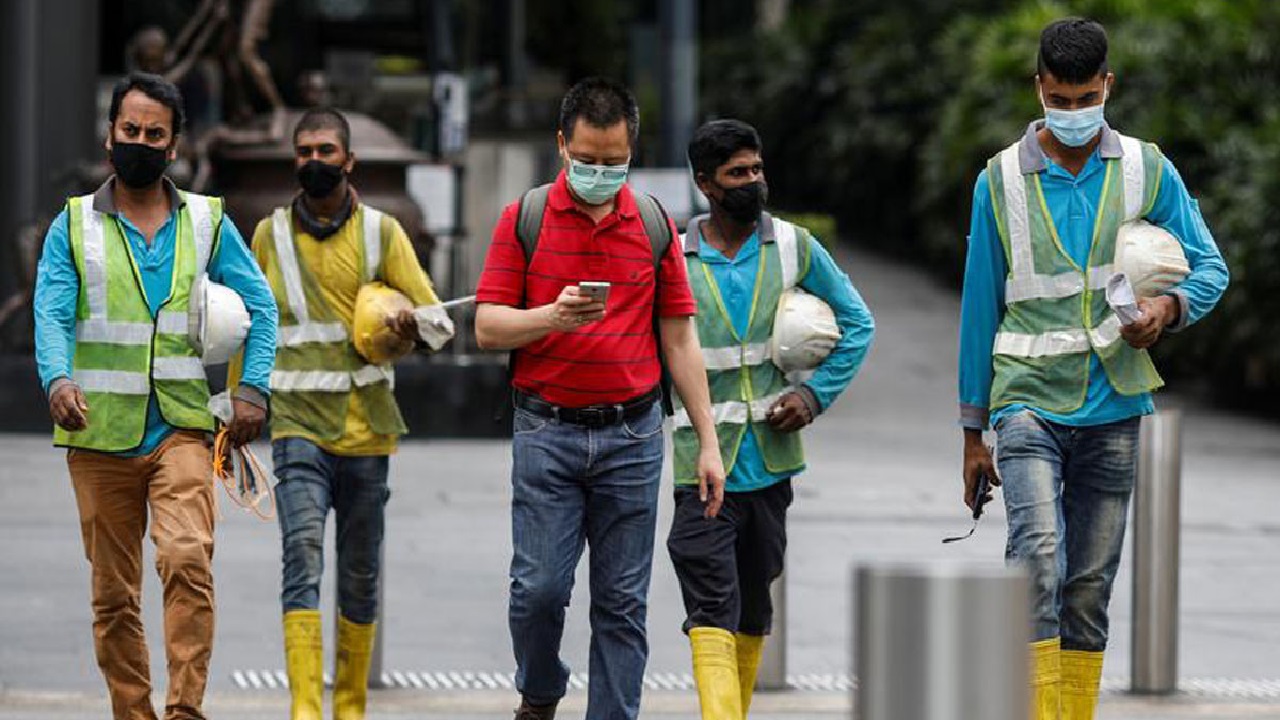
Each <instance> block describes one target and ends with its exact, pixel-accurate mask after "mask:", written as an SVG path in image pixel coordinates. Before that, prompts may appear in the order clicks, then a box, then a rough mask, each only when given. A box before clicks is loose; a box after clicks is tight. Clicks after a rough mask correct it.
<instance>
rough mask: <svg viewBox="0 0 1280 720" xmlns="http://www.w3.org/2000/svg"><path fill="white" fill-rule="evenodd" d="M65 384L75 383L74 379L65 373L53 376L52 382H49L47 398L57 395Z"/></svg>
mask: <svg viewBox="0 0 1280 720" xmlns="http://www.w3.org/2000/svg"><path fill="white" fill-rule="evenodd" d="M67 385H75V381H73V380H72V379H71V378H69V377H67V376H65V375H63V376H62V377H57V378H54V379H53V382H51V383H49V399H51V400H52V399H53V396H54V395H57V394H58V391H59V390H61V389H62V388H63V387H64V386H67Z"/></svg>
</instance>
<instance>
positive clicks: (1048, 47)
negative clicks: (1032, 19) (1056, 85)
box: [1036, 18, 1107, 85]
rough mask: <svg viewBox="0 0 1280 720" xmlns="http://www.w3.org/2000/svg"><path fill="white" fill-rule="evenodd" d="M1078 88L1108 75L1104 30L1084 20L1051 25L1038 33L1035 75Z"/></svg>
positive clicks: (1094, 23) (1092, 21)
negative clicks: (1048, 76)
mask: <svg viewBox="0 0 1280 720" xmlns="http://www.w3.org/2000/svg"><path fill="white" fill-rule="evenodd" d="M1046 71H1047V72H1048V73H1049V74H1050V75H1052V76H1054V77H1055V78H1057V79H1059V80H1061V81H1062V82H1065V83H1071V84H1072V85H1079V84H1082V83H1086V82H1089V81H1090V80H1093V79H1094V78H1096V77H1098V76H1099V75H1103V76H1105V75H1106V74H1107V31H1106V29H1104V28H1103V27H1102V25H1101V24H1100V23H1098V22H1097V21H1094V20H1087V19H1085V18H1066V19H1065V20H1058V21H1056V22H1053V23H1050V24H1049V26H1048V27H1046V28H1045V29H1044V31H1043V32H1041V33H1040V54H1039V56H1038V58H1037V60H1036V72H1038V73H1039V74H1040V75H1041V76H1043V75H1044V74H1045V72H1046Z"/></svg>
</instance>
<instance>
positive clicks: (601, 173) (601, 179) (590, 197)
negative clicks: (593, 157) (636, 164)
mask: <svg viewBox="0 0 1280 720" xmlns="http://www.w3.org/2000/svg"><path fill="white" fill-rule="evenodd" d="M568 160H569V170H568V173H567V174H568V176H569V187H571V188H573V194H574V195H577V196H578V197H579V198H580V199H581V200H582V201H583V202H585V203H586V204H588V205H603V204H605V203H607V202H609V201H610V200H612V199H613V197H614V196H615V195H617V194H618V191H619V190H621V189H622V186H623V185H625V184H626V182H627V171H628V170H629V169H630V168H631V163H629V162H628V163H623V164H622V165H588V164H587V163H584V162H578V161H577V160H574V159H573V158H568Z"/></svg>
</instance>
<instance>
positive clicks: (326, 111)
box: [293, 106, 351, 153]
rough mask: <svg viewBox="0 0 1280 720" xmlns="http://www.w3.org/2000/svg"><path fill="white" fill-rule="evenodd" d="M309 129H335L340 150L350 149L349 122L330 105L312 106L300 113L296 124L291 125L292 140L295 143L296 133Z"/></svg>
mask: <svg viewBox="0 0 1280 720" xmlns="http://www.w3.org/2000/svg"><path fill="white" fill-rule="evenodd" d="M311 130H337V131H338V142H340V143H341V144H342V152H344V153H345V152H350V151H351V123H349V122H347V116H346V115H343V114H342V113H340V112H338V111H337V109H336V108H332V107H328V106H325V107H314V108H310V109H309V110H307V111H306V112H304V113H302V117H300V118H298V124H297V125H294V126H293V142H294V144H297V142H298V135H299V134H300V133H302V132H306V131H311Z"/></svg>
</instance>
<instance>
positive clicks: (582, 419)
mask: <svg viewBox="0 0 1280 720" xmlns="http://www.w3.org/2000/svg"><path fill="white" fill-rule="evenodd" d="M607 409H608V408H601V407H584V408H579V409H578V422H579V424H580V425H583V426H586V427H589V428H601V427H604V426H605V425H608V423H607V422H605V410H607Z"/></svg>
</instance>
